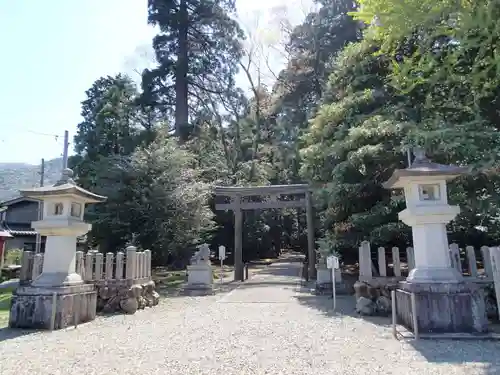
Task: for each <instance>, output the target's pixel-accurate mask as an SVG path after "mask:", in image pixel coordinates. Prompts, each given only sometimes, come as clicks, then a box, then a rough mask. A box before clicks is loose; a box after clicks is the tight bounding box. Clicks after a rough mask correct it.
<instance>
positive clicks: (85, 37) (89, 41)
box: [0, 0, 310, 164]
mask: <svg viewBox="0 0 500 375" xmlns="http://www.w3.org/2000/svg"><path fill="white" fill-rule="evenodd" d="M295 1H296V2H297V1H299V2H300V3H297V4H296V5H297V6H295V7H290V5H291V2H290V1H286V0H251V1H249V0H246V1H245V0H237V6H238V12H239V18H240V19H242V20H244V23H245V24H246V25H247V26H249V27H252V25H255V19H256V18H258V19H259V23H258V24H259V29H260V30H262V29H265V27H264V28H263V27H262V25H266V24H267V23H268V21H267V19H268V18H269V17H271V16H272V15H273V14H275V13H276V12H275V11H274V10H273V9H276V7H280V6H282V5H284V4H288V8H289V9H293V14H292V15H291V19H293V21H294V22H293V23H295V22H300V20H301V18H302V17H303V13H304V12H303V9H304V2H305V3H306V4H307V2H308V1H310V0H295ZM259 14H260V15H259ZM154 34H155V32H154V29H153V28H151V27H150V26H148V24H147V0H43V1H42V0H17V1H14V0H0V43H1V46H2V51H3V53H2V58H1V59H0V72H1V74H2V81H3V82H2V85H1V86H0V163H2V162H5V163H9V162H19V163H29V164H39V163H40V160H41V158H45V159H46V160H50V159H53V158H56V157H59V156H61V155H62V150H63V135H64V131H65V130H68V131H69V139H70V142H71V141H72V138H73V136H74V135H75V132H76V126H77V124H78V123H79V122H80V121H81V117H80V103H81V101H82V100H84V99H85V91H86V90H87V89H88V88H89V87H90V86H91V85H92V83H93V82H94V81H95V80H96V79H98V78H99V77H101V76H105V75H112V74H116V73H119V72H126V73H131V72H132V71H133V69H134V68H138V67H139V68H140V67H141V64H143V62H142V63H141V58H140V57H138V55H140V53H138V51H142V50H147V49H148V48H150V45H151V40H152V38H153V36H154ZM269 34H273V32H271V33H269V32H268V33H267V34H266V35H264V36H262V35H261V36H260V37H261V38H265V39H266V40H268V39H269V36H270V35H269ZM271 39H272V35H271ZM278 60H279V59H278ZM279 64H280V62H275V65H276V68H277V69H279V67H280V66H279ZM131 74H134V73H133V72H132V73H131ZM72 152H73V147H72V145H71V144H70V154H71V153H72Z"/></svg>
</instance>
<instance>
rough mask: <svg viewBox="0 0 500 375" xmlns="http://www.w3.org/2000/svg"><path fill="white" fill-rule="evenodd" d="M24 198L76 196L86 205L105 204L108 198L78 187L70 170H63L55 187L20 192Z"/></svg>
mask: <svg viewBox="0 0 500 375" xmlns="http://www.w3.org/2000/svg"><path fill="white" fill-rule="evenodd" d="M19 192H20V193H21V195H22V196H23V197H27V198H35V199H41V200H43V199H44V198H47V197H55V196H61V195H76V196H78V197H80V198H82V199H84V200H85V201H86V203H99V202H104V201H105V200H106V199H107V197H104V196H102V195H97V194H94V193H91V192H90V191H88V190H85V189H83V188H81V187H80V186H77V185H76V183H75V181H74V180H73V171H72V170H71V169H69V168H66V169H63V171H62V174H61V178H60V180H59V181H57V182H56V183H55V184H54V185H53V186H42V187H37V188H32V189H23V190H20V191H19Z"/></svg>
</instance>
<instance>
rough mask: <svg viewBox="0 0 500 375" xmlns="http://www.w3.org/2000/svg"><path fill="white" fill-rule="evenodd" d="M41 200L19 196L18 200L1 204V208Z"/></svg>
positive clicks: (13, 199) (14, 199)
mask: <svg viewBox="0 0 500 375" xmlns="http://www.w3.org/2000/svg"><path fill="white" fill-rule="evenodd" d="M39 201H40V200H39V199H34V198H28V197H23V196H19V197H16V198H12V199H9V200H7V201H3V202H0V207H2V206H11V205H13V204H16V203H19V202H39Z"/></svg>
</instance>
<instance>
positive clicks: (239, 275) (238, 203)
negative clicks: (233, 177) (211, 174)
mask: <svg viewBox="0 0 500 375" xmlns="http://www.w3.org/2000/svg"><path fill="white" fill-rule="evenodd" d="M215 195H216V197H217V196H219V197H226V200H227V199H229V202H227V201H226V203H216V204H215V209H216V210H218V211H227V210H232V211H233V213H234V266H235V267H234V279H235V280H237V281H238V280H241V281H243V280H244V275H243V273H244V272H243V271H244V269H243V213H242V211H243V210H263V209H273V208H276V209H277V208H305V209H306V216H307V253H308V259H309V264H308V267H309V269H308V274H309V277H314V275H315V274H316V268H315V266H316V253H315V250H314V223H313V208H312V198H311V189H310V187H309V185H305V184H296V185H269V186H251V187H239V186H217V187H215ZM253 197H259V198H260V199H259V200H258V201H256V200H255V198H253Z"/></svg>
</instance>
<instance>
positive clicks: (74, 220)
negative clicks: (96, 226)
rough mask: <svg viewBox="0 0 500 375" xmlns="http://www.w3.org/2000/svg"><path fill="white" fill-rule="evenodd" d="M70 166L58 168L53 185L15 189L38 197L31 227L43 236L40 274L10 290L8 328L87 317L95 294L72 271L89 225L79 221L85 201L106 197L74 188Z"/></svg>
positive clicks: (47, 325) (56, 326)
mask: <svg viewBox="0 0 500 375" xmlns="http://www.w3.org/2000/svg"><path fill="white" fill-rule="evenodd" d="M72 176H73V172H72V171H71V169H64V170H63V172H62V176H61V179H60V180H59V181H58V182H57V183H56V184H55V185H54V186H44V187H38V188H33V189H26V190H21V191H20V192H21V195H23V196H25V197H29V198H34V199H40V200H41V201H43V216H42V219H41V220H39V221H35V222H33V223H32V224H31V225H32V227H33V228H34V229H35V230H36V231H38V233H40V235H42V236H46V243H45V254H44V260H43V268H42V273H41V274H40V275H39V276H38V277H37V278H36V279H35V280H33V281H32V283H31V285H27V286H20V287H19V288H18V289H17V290H16V291H15V292H14V294H13V297H12V303H11V309H10V318H9V326H10V327H12V328H40V329H60V328H65V327H67V326H69V325H72V324H78V323H82V322H87V321H90V320H93V319H94V318H95V315H96V301H97V293H96V290H95V285H94V284H84V283H83V280H82V278H81V276H80V275H78V274H77V273H76V272H75V271H76V269H75V258H76V243H77V237H79V236H82V235H84V234H86V233H87V232H88V231H89V230H90V229H91V225H90V224H87V223H85V222H84V221H83V213H84V208H85V204H87V203H98V202H103V201H105V200H106V197H103V196H100V195H96V194H93V193H91V192H89V191H87V190H84V189H82V188H81V187H79V186H77V185H76V184H75V182H74V181H73V179H72Z"/></svg>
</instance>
